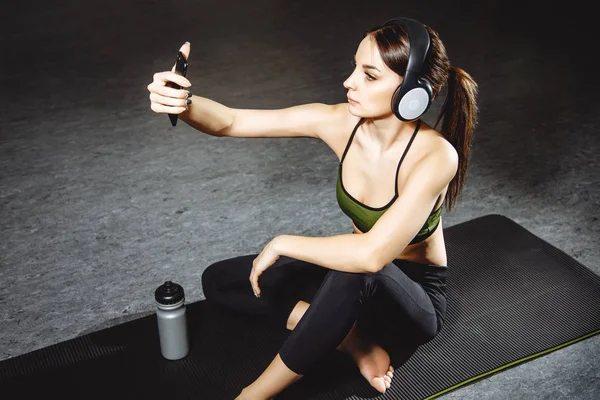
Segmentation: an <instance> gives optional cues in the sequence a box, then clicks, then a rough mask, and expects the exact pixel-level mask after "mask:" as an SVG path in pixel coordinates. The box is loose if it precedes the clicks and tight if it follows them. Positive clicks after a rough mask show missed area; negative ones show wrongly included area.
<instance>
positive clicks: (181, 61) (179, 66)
mask: <svg viewBox="0 0 600 400" xmlns="http://www.w3.org/2000/svg"><path fill="white" fill-rule="evenodd" d="M187 66H188V63H187V60H186V59H185V57H184V56H183V53H182V52H181V51H178V52H177V59H176V61H175V72H177V73H179V75H183V76H185V75H186V74H187ZM167 86H169V87H172V88H175V89H181V86H179V85H178V84H176V83H173V82H167ZM178 116H179V114H169V119H170V120H171V125H172V126H175V125H177V120H178Z"/></svg>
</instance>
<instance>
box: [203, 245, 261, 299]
mask: <svg viewBox="0 0 600 400" xmlns="http://www.w3.org/2000/svg"><path fill="white" fill-rule="evenodd" d="M254 258H256V255H246V256H240V257H234V258H229V259H226V260H220V261H217V262H215V263H213V264H211V265H209V266H208V267H206V268H205V269H204V271H202V275H201V276H200V281H201V283H202V291H203V292H204V296H205V297H206V298H209V297H212V296H213V295H214V294H215V293H217V292H218V291H219V289H220V288H222V287H223V286H226V285H227V284H228V283H229V282H230V281H233V280H237V279H239V277H238V275H239V274H244V276H246V275H248V274H246V273H245V272H243V271H241V269H243V267H244V265H245V264H247V263H248V262H250V265H251V264H252V260H253V259H254ZM248 260H250V261H248Z"/></svg>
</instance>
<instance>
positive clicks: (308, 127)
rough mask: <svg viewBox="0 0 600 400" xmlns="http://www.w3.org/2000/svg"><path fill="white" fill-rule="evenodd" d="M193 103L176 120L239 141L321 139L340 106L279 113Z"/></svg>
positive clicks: (296, 108)
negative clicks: (276, 138)
mask: <svg viewBox="0 0 600 400" xmlns="http://www.w3.org/2000/svg"><path fill="white" fill-rule="evenodd" d="M191 99H192V104H190V105H189V107H188V109H187V110H186V111H184V112H182V113H181V114H179V118H180V119H181V120H182V121H184V122H186V123H187V124H188V125H190V126H191V127H193V128H196V129H198V130H199V131H201V132H205V133H208V134H210V135H213V136H230V137H241V138H259V137H261V138H269V137H270V138H274V137H311V138H323V135H326V134H327V133H329V132H332V127H333V126H334V124H335V123H338V124H339V121H335V118H334V115H335V113H336V112H338V114H339V111H340V110H339V107H337V106H336V105H327V104H321V103H311V104H303V105H298V106H293V107H288V108H284V109H278V110H250V109H235V108H229V107H226V106H224V105H223V104H220V103H217V102H216V101H213V100H210V99H207V98H204V97H200V96H192V98H191ZM338 126H339V125H338Z"/></svg>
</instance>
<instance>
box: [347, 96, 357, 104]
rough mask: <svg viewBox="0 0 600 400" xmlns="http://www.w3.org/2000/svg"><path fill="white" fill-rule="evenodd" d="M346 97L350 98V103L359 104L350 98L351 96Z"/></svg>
mask: <svg viewBox="0 0 600 400" xmlns="http://www.w3.org/2000/svg"><path fill="white" fill-rule="evenodd" d="M346 97H348V103H352V104H358V101H356V100H354V99H353V98H352V97H350V96H346Z"/></svg>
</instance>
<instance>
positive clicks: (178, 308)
mask: <svg viewBox="0 0 600 400" xmlns="http://www.w3.org/2000/svg"><path fill="white" fill-rule="evenodd" d="M154 298H155V300H156V320H157V323H158V335H159V339H160V351H161V353H162V355H163V357H164V358H166V359H168V360H178V359H180V358H183V357H185V356H186V355H187V354H188V351H189V342H188V332H187V319H186V315H185V294H184V292H183V287H181V285H178V284H177V283H174V282H171V281H166V282H165V283H163V284H162V285H160V286H159V287H158V288H157V289H156V291H155V292H154Z"/></svg>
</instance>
